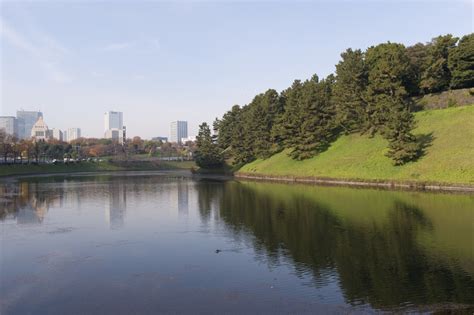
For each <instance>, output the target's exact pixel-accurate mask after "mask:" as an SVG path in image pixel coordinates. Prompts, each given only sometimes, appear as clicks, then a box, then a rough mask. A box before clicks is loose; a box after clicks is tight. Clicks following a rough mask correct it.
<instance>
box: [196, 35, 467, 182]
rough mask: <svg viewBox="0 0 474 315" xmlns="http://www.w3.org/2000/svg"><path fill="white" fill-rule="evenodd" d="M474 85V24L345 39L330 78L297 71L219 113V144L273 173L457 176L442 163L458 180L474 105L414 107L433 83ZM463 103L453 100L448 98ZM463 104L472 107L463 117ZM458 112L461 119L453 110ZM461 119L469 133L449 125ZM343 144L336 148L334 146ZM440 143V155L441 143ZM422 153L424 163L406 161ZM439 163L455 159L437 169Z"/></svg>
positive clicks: (439, 88) (228, 155)
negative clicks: (359, 43)
mask: <svg viewBox="0 0 474 315" xmlns="http://www.w3.org/2000/svg"><path fill="white" fill-rule="evenodd" d="M473 86H474V34H469V35H466V36H464V37H462V38H461V39H460V40H459V39H458V38H456V37H453V36H452V35H444V36H438V37H436V38H434V39H432V40H431V41H430V42H428V43H426V44H422V43H418V44H416V45H414V46H410V47H405V46H404V45H402V44H397V43H391V42H388V43H383V44H379V45H376V46H372V47H369V48H368V49H367V50H366V51H362V50H360V49H355V50H354V49H347V50H346V51H345V52H343V53H342V54H341V60H340V62H339V63H338V64H337V65H336V73H335V74H331V75H329V76H327V77H326V78H324V79H320V78H319V77H318V76H317V75H314V76H313V77H312V78H311V79H308V80H306V81H301V80H295V81H294V82H293V84H292V85H291V86H290V87H289V88H287V89H285V90H284V91H282V92H281V93H278V92H277V91H275V90H273V89H270V90H268V91H266V92H264V93H262V94H259V95H257V96H255V98H254V99H253V100H252V102H250V103H249V104H247V105H245V106H242V107H241V106H239V105H235V106H233V107H232V109H231V110H229V111H228V112H226V113H225V114H224V116H223V117H222V118H220V119H216V121H215V122H214V126H213V127H214V130H215V133H216V134H217V137H216V139H215V141H214V142H213V144H214V145H215V146H216V147H217V148H219V152H220V154H222V155H223V156H224V158H225V159H226V160H227V161H232V163H233V164H235V165H240V166H244V165H245V166H244V167H243V168H242V171H249V170H251V169H252V170H253V171H255V172H258V171H259V170H260V168H258V167H257V165H259V164H262V163H263V164H265V165H266V167H265V172H267V173H273V172H276V173H285V174H290V175H296V174H295V172H297V173H302V174H301V175H318V176H319V175H321V176H322V175H324V176H332V175H338V177H341V176H344V177H346V178H351V177H353V176H357V178H369V177H370V178H376V179H383V178H387V177H391V176H393V175H394V174H395V173H397V172H398V173H399V171H397V170H399V169H401V168H402V167H401V166H402V165H406V166H407V167H405V169H407V171H406V172H407V173H409V174H408V176H405V175H403V176H402V175H400V177H401V178H407V177H408V178H417V177H418V178H421V177H423V176H425V174H427V172H428V173H431V174H434V173H436V174H437V175H436V176H434V177H440V178H443V179H452V178H453V176H451V175H448V174H445V175H442V174H441V173H448V172H449V171H447V170H448V169H452V168H456V167H459V168H460V169H463V171H462V172H461V173H463V174H464V176H462V179H458V181H459V180H462V181H464V182H466V180H469V181H470V180H472V179H473V176H472V174H470V173H469V172H468V171H465V170H464V167H466V165H465V164H466V163H468V162H469V160H470V159H471V158H470V157H469V156H466V153H469V151H468V148H470V147H471V143H469V142H472V139H473V138H472V137H469V136H467V135H466V133H465V132H467V133H469V132H470V131H467V129H469V124H470V122H472V118H473V112H472V110H471V109H467V110H466V111H465V112H463V113H461V112H457V111H456V110H454V111H450V110H447V111H446V112H444V113H439V114H438V113H431V112H430V113H428V112H426V113H419V114H417V115H416V116H415V115H414V114H415V112H416V111H417V110H419V109H420V107H421V109H423V107H425V106H424V105H423V104H421V103H422V102H425V101H426V98H425V97H426V95H428V94H430V93H431V94H433V93H438V94H439V93H441V94H443V91H449V90H453V89H461V88H472V87H473ZM463 93H468V94H469V95H468V98H469V96H472V94H474V93H473V92H472V89H471V90H469V89H465V90H464V92H463ZM458 94H459V93H456V95H458ZM448 103H449V102H448ZM455 106H457V104H455V103H453V104H451V103H449V104H446V106H444V107H455ZM427 108H429V107H427ZM457 114H459V115H461V116H462V115H470V116H468V117H464V118H465V119H463V117H457V116H456V115H457ZM451 116H456V117H457V118H459V121H454V120H451V118H452V117H451ZM443 117H446V118H447V120H446V119H444V118H443ZM450 117H451V118H450ZM417 120H419V121H417ZM430 120H432V121H430ZM438 122H439V123H440V124H441V125H439V126H438V124H437V123H438ZM438 127H439V128H441V129H437V128H438ZM443 128H444V129H443ZM453 129H458V130H459V129H462V130H463V133H461V136H460V135H459V134H454V135H450V133H451V132H452V131H453ZM471 130H472V128H471ZM454 132H455V131H454ZM462 134H464V136H462ZM438 136H439V138H436V137H438ZM452 136H455V138H451V137H452ZM458 136H460V137H458ZM444 137H446V138H444ZM450 139H451V140H452V141H450ZM454 139H456V140H454ZM433 141H436V145H434V144H433ZM456 141H458V142H459V143H456ZM457 148H459V149H460V150H461V151H458V150H457ZM197 150H198V151H199V146H198V148H197ZM335 150H337V156H333V155H332V153H331V152H334V151H335ZM438 150H439V154H440V155H436V154H437V153H435V152H436V151H438ZM459 152H461V154H460V159H465V160H457V159H455V160H453V159H451V158H447V157H446V158H445V156H449V155H453V156H458V153H459ZM432 154H433V155H434V156H431V157H430V156H429V155H432ZM441 156H443V158H442V160H445V162H446V163H441V164H437V165H434V164H433V165H430V164H429V161H432V162H433V163H434V162H435V161H437V162H436V163H438V162H439V161H438V159H439V158H440V157H441ZM316 157H317V158H316ZM372 158H373V159H372ZM277 159H280V160H281V161H283V160H284V161H285V162H282V163H283V164H278V163H277V164H278V166H277V165H275V167H277V168H276V169H273V168H272V164H273V163H272V162H271V161H276V160H277ZM267 160H268V162H265V161H267ZM315 160H318V161H319V162H318V163H317V165H312V169H311V171H309V170H305V167H304V166H305V165H308V163H309V164H311V163H310V162H308V161H315ZM254 161H255V162H254ZM342 161H347V163H348V165H353V166H354V167H355V169H354V171H353V172H352V171H349V172H346V171H348V170H349V169H350V168H351V167H349V168H347V167H342V169H345V170H346V171H341V167H336V165H332V164H334V163H335V164H338V163H343V162H342ZM422 161H423V162H422ZM426 161H428V162H426ZM251 162H254V163H252V164H250V165H246V164H248V163H251ZM390 163H391V164H390ZM417 163H420V164H419V165H420V168H421V169H420V170H419V171H420V172H419V173H418V171H413V172H410V171H408V169H413V168H414V166H413V165H417ZM427 163H428V164H427ZM451 163H455V164H451ZM263 164H262V165H263ZM343 164H344V163H343ZM362 165H363V168H364V170H363V171H362V172H361V169H359V167H361V166H362ZM381 165H383V166H382V167H380V166H381ZM441 165H444V166H446V165H450V166H451V167H450V168H445V170H446V171H442V170H439V171H438V168H439V167H442V166H441ZM415 168H416V167H415ZM425 168H426V169H425ZM308 171H309V173H308ZM339 171H341V173H339V174H335V173H337V172H339ZM440 172H441V173H440ZM466 172H467V173H466ZM388 173H392V174H388ZM468 173H469V174H468ZM428 177H429V178H431V179H433V176H428Z"/></svg>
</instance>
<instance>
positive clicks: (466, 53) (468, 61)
mask: <svg viewBox="0 0 474 315" xmlns="http://www.w3.org/2000/svg"><path fill="white" fill-rule="evenodd" d="M448 68H449V70H450V71H451V76H452V77H451V87H452V88H454V89H461V88H467V87H474V34H469V35H466V36H464V37H463V38H461V40H460V41H459V43H458V45H457V47H455V48H453V49H451V50H450V51H449V56H448Z"/></svg>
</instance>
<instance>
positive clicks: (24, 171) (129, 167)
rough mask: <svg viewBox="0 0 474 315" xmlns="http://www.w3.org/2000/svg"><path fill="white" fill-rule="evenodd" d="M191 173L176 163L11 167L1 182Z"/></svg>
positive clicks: (0, 173) (0, 172) (3, 170)
mask: <svg viewBox="0 0 474 315" xmlns="http://www.w3.org/2000/svg"><path fill="white" fill-rule="evenodd" d="M183 170H186V171H190V167H187V165H185V164H182V165H179V164H174V163H169V162H167V163H151V162H143V161H127V162H102V163H90V162H83V163H80V164H70V165H64V164H62V165H51V164H43V165H9V166H0V180H2V179H6V178H10V179H11V178H19V177H32V176H42V175H71V174H87V173H90V174H94V173H113V172H133V171H145V172H146V171H148V172H155V171H183Z"/></svg>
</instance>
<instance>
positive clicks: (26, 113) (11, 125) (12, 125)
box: [0, 109, 195, 142]
mask: <svg viewBox="0 0 474 315" xmlns="http://www.w3.org/2000/svg"><path fill="white" fill-rule="evenodd" d="M103 115H104V118H103V126H104V132H103V133H102V135H101V136H98V137H89V136H87V135H84V133H83V131H82V127H68V128H65V129H61V128H57V127H56V126H54V127H51V128H49V132H50V134H49V136H50V137H51V138H53V139H56V140H61V141H64V142H70V141H72V140H75V139H78V138H98V139H101V138H104V139H117V140H120V139H121V137H122V135H123V134H124V131H125V128H126V126H125V125H124V123H123V113H122V112H117V111H112V110H109V111H107V112H105V113H104V114H103ZM39 118H42V119H43V118H44V113H43V112H41V111H31V110H23V109H21V110H18V111H16V116H3V115H0V129H4V131H5V132H6V133H7V134H10V135H14V136H16V137H17V138H19V139H30V138H31V130H32V128H33V126H34V125H35V124H36V123H37V122H38V119H39ZM175 122H181V123H185V125H186V126H185V129H186V132H185V134H184V137H181V138H180V139H184V138H187V139H190V138H194V137H195V136H189V133H188V122H187V121H180V120H178V121H171V122H169V124H171V125H172V124H173V123H175ZM172 132H173V131H172V130H171V129H168V133H166V136H162V135H154V136H152V137H150V138H145V137H143V136H141V135H129V134H128V133H126V137H127V138H133V137H135V136H138V137H140V138H142V139H148V140H153V139H161V140H164V139H166V140H164V141H168V139H171V138H172ZM70 134H73V136H72V137H71V136H70ZM176 142H179V141H176Z"/></svg>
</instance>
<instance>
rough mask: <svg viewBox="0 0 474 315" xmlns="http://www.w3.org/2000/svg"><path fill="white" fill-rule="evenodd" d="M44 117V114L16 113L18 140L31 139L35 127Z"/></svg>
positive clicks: (33, 112) (24, 111)
mask: <svg viewBox="0 0 474 315" xmlns="http://www.w3.org/2000/svg"><path fill="white" fill-rule="evenodd" d="M40 117H43V113H42V112H35V111H26V110H19V111H17V112H16V119H17V128H18V138H19V139H29V138H30V136H31V129H33V125H34V124H35V123H36V122H37V121H38V119H39V118H40Z"/></svg>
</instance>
